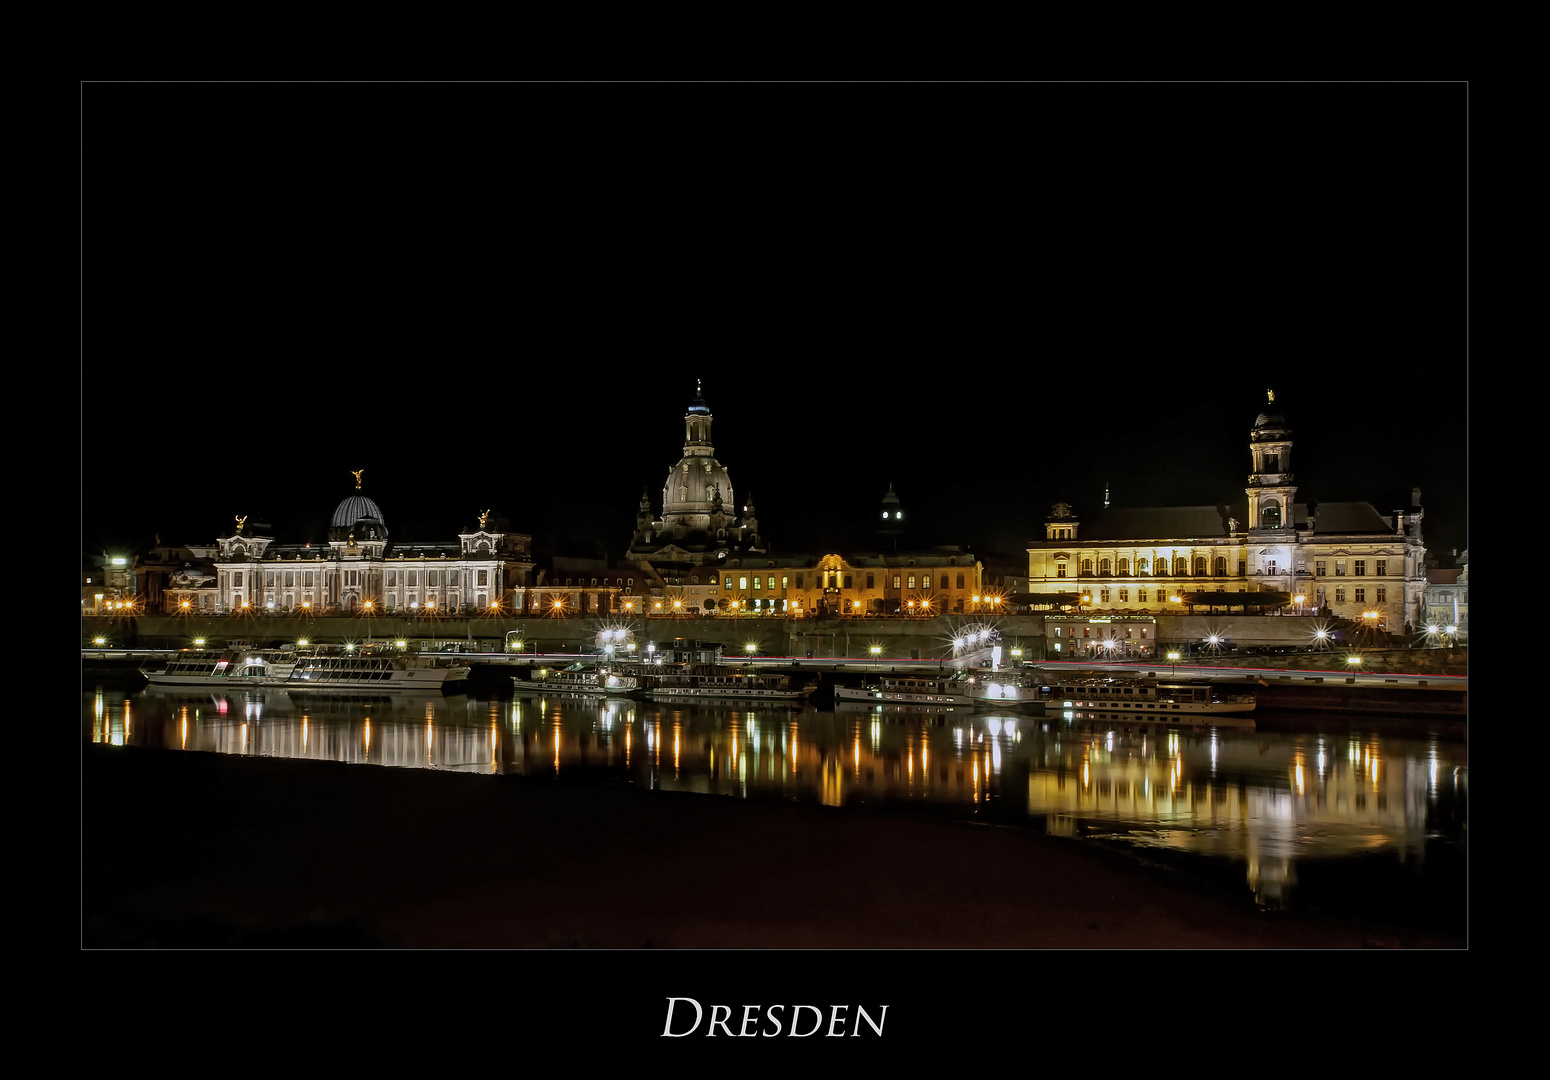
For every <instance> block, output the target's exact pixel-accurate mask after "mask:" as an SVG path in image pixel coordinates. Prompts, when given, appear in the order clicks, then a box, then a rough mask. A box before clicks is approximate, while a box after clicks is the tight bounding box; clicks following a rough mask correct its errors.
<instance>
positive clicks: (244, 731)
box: [242, 720, 248, 754]
mask: <svg viewBox="0 0 1550 1080" xmlns="http://www.w3.org/2000/svg"><path fill="white" fill-rule="evenodd" d="M247 752H248V725H247V721H246V720H244V721H243V722H242V753H244V754H246V753H247Z"/></svg>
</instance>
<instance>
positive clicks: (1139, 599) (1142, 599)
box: [1136, 589, 1146, 604]
mask: <svg viewBox="0 0 1550 1080" xmlns="http://www.w3.org/2000/svg"><path fill="white" fill-rule="evenodd" d="M1136 603H1138V604H1144V603H1146V590H1145V589H1137V590H1136Z"/></svg>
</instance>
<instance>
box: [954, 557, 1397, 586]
mask: <svg viewBox="0 0 1550 1080" xmlns="http://www.w3.org/2000/svg"><path fill="white" fill-rule="evenodd" d="M1367 561H1368V560H1366V559H1352V560H1350V564H1351V568H1352V573H1351V575H1350V576H1352V577H1366V576H1367ZM1372 561H1373V566H1374V573H1375V575H1376V576H1377V577H1387V576H1388V572H1389V561H1388V560H1387V559H1374V560H1372ZM1334 562H1335V576H1336V577H1345V576H1347V575H1346V565H1347V560H1345V559H1336V560H1334ZM1168 565H1169V564H1168V560H1167V559H1166V558H1159V559H1158V560H1157V562H1156V564H1155V566H1152V567H1151V570H1152V573H1153V576H1156V577H1165V576H1167V574H1168ZM1207 565H1208V564H1207V560H1206V557H1205V556H1204V555H1198V556H1196V557H1195V564H1194V575H1193V576H1195V577H1205V576H1207ZM1209 567H1210V576H1211V577H1226V576H1227V559H1226V557H1225V556H1222V555H1218V556H1217V557H1216V558H1215V559H1212V560H1211V561H1210V563H1209ZM1097 568H1098V575H1099V576H1102V577H1110V576H1118V577H1128V576H1129V575H1130V573H1131V563H1130V560H1129V559H1120V560H1119V561H1118V564H1117V566H1116V563H1115V562H1114V561H1112V560H1109V559H1099V560H1098V561H1097ZM1247 568H1248V564H1247V563H1246V562H1245V561H1244V560H1243V559H1239V560H1238V574H1237V576H1238V577H1243V576H1244V575H1245V573H1246V571H1247ZM1264 570H1265V573H1266V574H1270V575H1274V574H1276V573H1278V572H1279V570H1278V567H1277V564H1276V560H1274V559H1269V560H1266V562H1265V567H1264ZM1300 570H1301V571H1302V572H1304V573H1305V572H1306V571H1307V567H1306V565H1303V566H1301V567H1300ZM1313 570H1314V574H1315V575H1316V576H1318V577H1327V576H1328V573H1329V563H1328V560H1325V559H1317V560H1315V561H1314V563H1313ZM1134 572H1135V574H1136V575H1137V576H1138V577H1139V576H1145V575H1147V573H1148V562H1147V560H1146V559H1137V560H1136V561H1135V571H1134ZM1173 573H1174V574H1175V575H1177V576H1179V577H1188V576H1191V575H1190V562H1189V559H1187V558H1185V557H1184V556H1182V555H1181V556H1179V557H1178V558H1175V559H1174V560H1173ZM1055 576H1056V577H1065V576H1066V567H1065V564H1064V563H1063V562H1062V563H1057V564H1056V566H1055ZM1082 576H1083V577H1091V576H1093V560H1092V559H1083V560H1082ZM944 581H945V578H944ZM958 587H959V588H960V589H961V588H963V585H962V583H961V582H960V584H959V586H958ZM943 588H946V585H945V584H944V585H943Z"/></svg>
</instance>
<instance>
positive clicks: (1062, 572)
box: [1055, 563, 1066, 578]
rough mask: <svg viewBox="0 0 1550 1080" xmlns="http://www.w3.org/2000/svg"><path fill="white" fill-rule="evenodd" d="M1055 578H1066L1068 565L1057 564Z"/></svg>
mask: <svg viewBox="0 0 1550 1080" xmlns="http://www.w3.org/2000/svg"><path fill="white" fill-rule="evenodd" d="M1055 576H1056V577H1058V578H1062V577H1065V576H1066V564H1065V563H1056V564H1055Z"/></svg>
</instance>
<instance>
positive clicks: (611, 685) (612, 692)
mask: <svg viewBox="0 0 1550 1080" xmlns="http://www.w3.org/2000/svg"><path fill="white" fill-rule="evenodd" d="M511 685H512V687H513V688H514V689H515V690H516V691H517V692H518V693H520V694H556V693H558V694H586V695H588V696H592V697H600V696H616V697H624V696H628V695H630V694H633V693H635V691H636V690H637V689H638V688H639V686H640V679H639V678H638V677H637V676H635V675H633V674H630V673H629V672H626V671H623V670H620V669H616V668H606V667H605V668H598V667H592V666H590V665H587V664H572V665H571V666H570V667H564V668H547V667H540V668H536V669H534V670H531V671H529V672H528V673H527V674H526V675H513V676H512V678H511Z"/></svg>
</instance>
